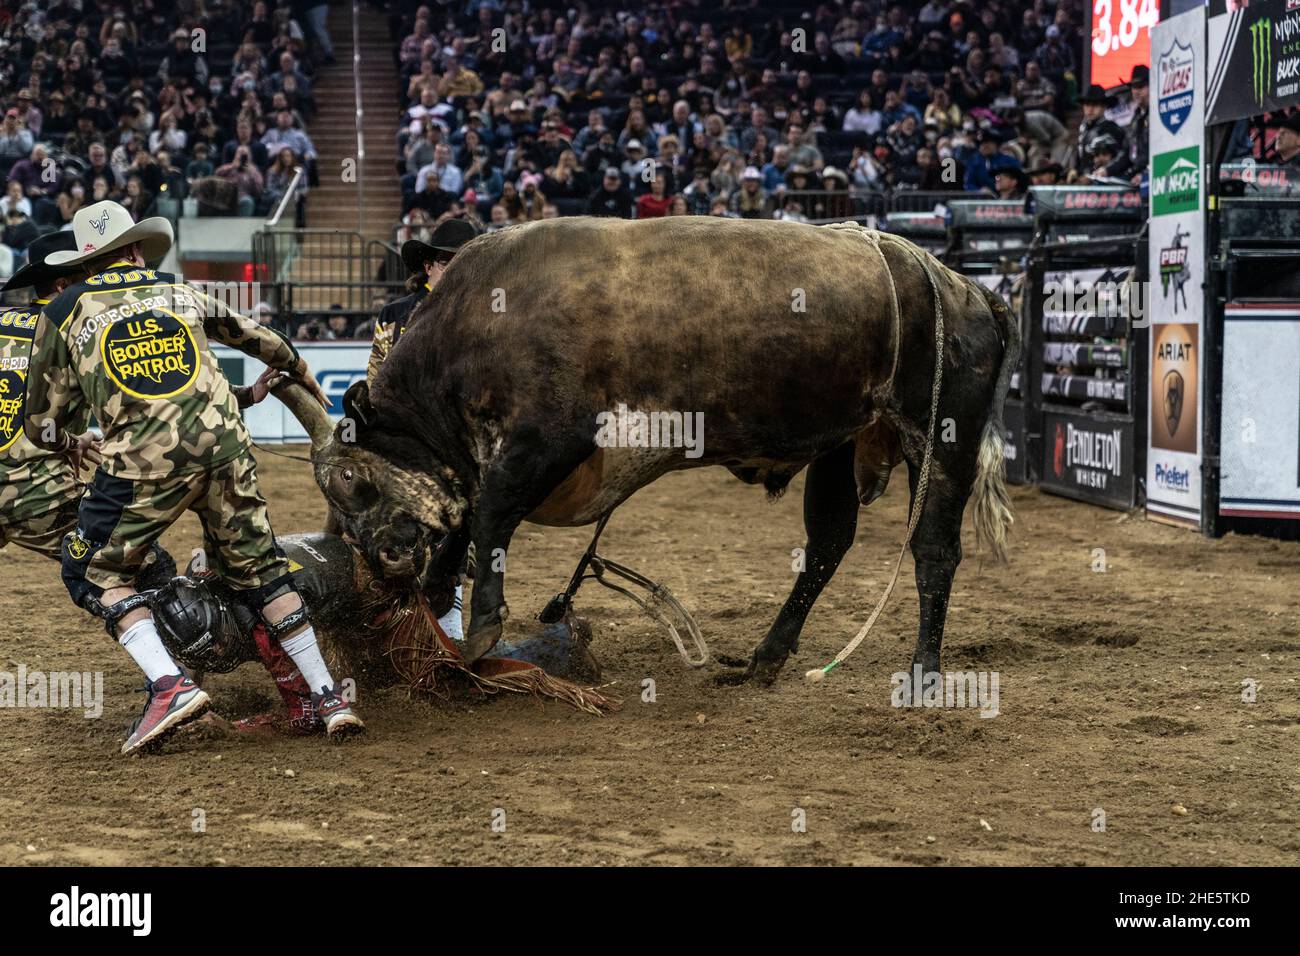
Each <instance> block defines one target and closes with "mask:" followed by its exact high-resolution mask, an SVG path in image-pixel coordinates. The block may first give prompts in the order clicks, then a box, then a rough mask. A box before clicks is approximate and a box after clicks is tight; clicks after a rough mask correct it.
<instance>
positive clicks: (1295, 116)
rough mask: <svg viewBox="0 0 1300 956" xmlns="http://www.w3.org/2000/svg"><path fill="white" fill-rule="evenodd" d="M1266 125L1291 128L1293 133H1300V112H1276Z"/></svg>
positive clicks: (1274, 127)
mask: <svg viewBox="0 0 1300 956" xmlns="http://www.w3.org/2000/svg"><path fill="white" fill-rule="evenodd" d="M1264 125H1265V126H1269V127H1272V128H1273V129H1289V130H1290V131H1291V132H1293V133H1300V113H1290V114H1288V115H1286V116H1283V115H1282V114H1280V113H1275V114H1274V115H1273V116H1270V117H1269V118H1268V121H1267V122H1266V123H1265V124H1264Z"/></svg>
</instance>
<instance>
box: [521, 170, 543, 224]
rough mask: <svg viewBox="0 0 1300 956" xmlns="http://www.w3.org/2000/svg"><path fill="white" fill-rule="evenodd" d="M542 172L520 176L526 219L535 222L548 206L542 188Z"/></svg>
mask: <svg viewBox="0 0 1300 956" xmlns="http://www.w3.org/2000/svg"><path fill="white" fill-rule="evenodd" d="M541 185H542V177H541V174H540V173H524V174H523V175H522V176H520V177H519V201H520V202H521V203H523V207H524V213H523V216H524V221H525V222H534V221H536V220H538V219H541V218H542V213H543V211H544V210H545V208H546V196H545V194H544V193H543V192H542V190H541Z"/></svg>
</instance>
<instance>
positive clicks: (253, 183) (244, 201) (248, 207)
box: [215, 146, 265, 216]
mask: <svg viewBox="0 0 1300 956" xmlns="http://www.w3.org/2000/svg"><path fill="white" fill-rule="evenodd" d="M215 175H216V176H217V177H218V178H220V179H224V180H226V181H228V182H232V183H234V184H235V186H236V188H237V189H238V199H237V200H236V202H237V204H238V206H237V211H238V215H240V216H251V215H253V214H254V212H256V211H257V204H258V200H260V199H261V198H262V190H263V188H264V185H265V183H264V181H263V178H262V173H261V171H260V170H259V169H258V168H257V164H256V163H254V162H253V155H252V152H251V151H250V150H249V149H248V147H246V146H240V147H239V148H238V149H236V150H235V157H234V159H233V160H232V161H231V162H229V163H226V164H225V165H223V166H218V167H217V170H216V173H215Z"/></svg>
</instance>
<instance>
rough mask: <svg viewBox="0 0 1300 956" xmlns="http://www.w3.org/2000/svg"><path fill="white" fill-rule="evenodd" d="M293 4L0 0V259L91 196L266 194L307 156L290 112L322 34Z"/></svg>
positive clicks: (146, 206) (259, 202)
mask: <svg viewBox="0 0 1300 956" xmlns="http://www.w3.org/2000/svg"><path fill="white" fill-rule="evenodd" d="M305 6H311V5H310V4H308V5H305ZM303 7H304V5H301V4H289V3H279V4H274V3H267V2H252V0H227V2H224V3H214V4H209V5H208V6H207V8H206V10H205V8H204V7H203V5H201V4H200V5H192V4H170V3H145V2H116V3H93V2H87V3H85V4H84V5H83V4H75V5H74V4H71V3H67V2H63V0H56V2H50V3H38V4H32V3H28V4H24V5H21V6H19V5H15V4H9V5H6V6H5V7H4V9H3V10H2V11H0V37H2V38H3V39H4V41H5V42H4V47H3V50H2V51H0V100H2V101H3V105H4V110H5V117H4V125H3V126H2V127H0V173H3V174H4V175H5V176H6V177H7V179H8V180H9V184H10V187H9V188H10V190H11V192H10V194H9V196H8V197H7V198H6V200H5V232H4V236H3V243H4V245H5V246H6V247H7V248H8V250H9V251H10V253H11V257H10V258H11V260H12V262H11V265H12V267H14V268H16V267H17V266H18V265H20V264H21V260H22V255H23V251H24V249H25V248H26V244H27V243H28V242H30V241H31V239H32V238H34V237H35V236H36V235H39V234H40V233H42V232H45V231H48V230H51V229H58V228H63V227H65V226H66V225H67V224H68V223H69V222H70V221H71V219H72V216H73V214H74V213H75V212H76V210H77V209H78V208H79V207H81V206H82V205H85V204H89V203H92V202H95V201H97V200H100V199H106V198H109V199H114V200H116V201H118V202H121V203H122V204H123V205H125V206H126V207H127V208H128V209H129V210H130V211H131V213H132V215H134V216H135V217H136V218H141V217H144V216H149V215H157V214H162V215H168V216H172V217H175V216H177V215H179V214H180V212H181V208H182V203H184V201H185V200H186V199H192V200H196V201H197V204H198V210H199V212H200V214H218V215H220V214H224V215H255V214H263V213H265V212H267V211H268V210H269V209H271V208H273V207H274V206H275V205H276V203H277V202H278V201H279V199H280V198H281V196H282V195H283V194H284V192H285V191H287V190H288V189H289V187H290V185H291V183H292V182H293V173H294V170H295V168H296V167H298V166H300V165H303V164H305V165H306V166H307V168H308V169H309V170H311V169H312V165H313V160H314V148H313V147H312V145H311V140H310V137H309V136H308V135H307V134H306V131H305V127H306V125H307V123H309V122H310V120H311V117H312V115H313V113H314V111H315V102H314V99H313V94H312V88H311V84H312V78H313V76H314V74H315V72H316V64H317V63H318V62H320V61H321V60H323V59H325V58H326V57H327V55H328V38H327V37H322V36H318V35H314V34H312V35H311V36H310V38H309V37H308V33H310V31H311V29H312V27H311V25H310V24H309V23H307V22H303V20H306V19H307V18H305V17H303V19H302V20H300V19H298V18H297V16H298V11H299V10H300V9H301V8H303ZM281 113H283V115H284V119H281V118H280V114H281ZM285 146H288V147H289V148H290V149H291V150H292V153H286V152H283V147H285ZM299 188H301V181H300V187H299ZM191 211H193V210H191Z"/></svg>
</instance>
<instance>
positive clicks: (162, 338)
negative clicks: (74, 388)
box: [99, 309, 199, 398]
mask: <svg viewBox="0 0 1300 956" xmlns="http://www.w3.org/2000/svg"><path fill="white" fill-rule="evenodd" d="M99 350H100V355H101V356H102V358H103V361H104V369H105V371H106V372H107V373H108V377H109V378H110V379H112V380H113V383H114V384H116V385H117V387H118V388H120V389H122V391H124V392H126V393H127V394H128V395H134V396H135V397H136V398H170V397H171V396H173V395H176V394H179V393H180V392H183V391H185V389H187V388H189V387H190V386H191V385H193V384H194V379H195V378H197V377H198V374H199V350H198V346H197V345H195V343H194V334H193V333H192V332H190V329H189V326H187V325H186V324H185V323H184V322H183V321H181V319H180V318H178V317H177V316H175V315H172V314H171V313H170V312H163V311H161V310H158V309H155V310H153V311H152V312H147V313H145V314H143V315H141V316H138V317H136V318H134V319H129V320H125V319H124V320H123V321H121V322H115V323H114V324H112V325H110V326H109V327H108V331H106V332H105V333H104V337H103V338H101V339H100V340H99Z"/></svg>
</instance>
